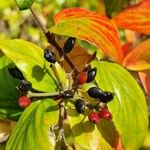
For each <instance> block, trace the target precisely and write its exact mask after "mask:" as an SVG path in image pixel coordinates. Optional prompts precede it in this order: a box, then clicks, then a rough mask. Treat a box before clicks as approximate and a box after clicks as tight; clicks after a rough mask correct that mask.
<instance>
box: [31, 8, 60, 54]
mask: <svg viewBox="0 0 150 150" xmlns="http://www.w3.org/2000/svg"><path fill="white" fill-rule="evenodd" d="M30 11H31V13H32V14H33V16H34V18H35V19H36V21H37V23H38V25H39V27H40V28H41V29H42V31H43V33H44V34H45V37H46V38H47V41H48V42H49V43H50V44H52V45H53V46H54V47H55V48H56V49H57V50H58V52H59V55H60V56H62V55H63V51H62V48H61V47H60V46H59V45H58V43H57V42H56V40H55V36H54V34H52V33H50V32H49V31H48V30H47V28H46V27H45V25H44V24H43V23H42V21H41V20H40V18H39V17H38V15H37V14H36V12H35V10H34V9H33V8H32V7H31V8H30Z"/></svg>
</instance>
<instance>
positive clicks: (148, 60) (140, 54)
mask: <svg viewBox="0 0 150 150" xmlns="http://www.w3.org/2000/svg"><path fill="white" fill-rule="evenodd" d="M123 66H125V67H127V68H128V69H130V70H135V71H140V70H146V69H150V39H148V40H146V41H144V42H142V43H140V44H139V45H138V46H137V47H135V48H134V49H133V50H132V51H131V52H130V53H128V55H127V56H126V57H125V59H124V60H123Z"/></svg>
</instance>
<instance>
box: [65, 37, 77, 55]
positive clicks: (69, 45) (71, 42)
mask: <svg viewBox="0 0 150 150" xmlns="http://www.w3.org/2000/svg"><path fill="white" fill-rule="evenodd" d="M75 41H76V39H75V38H73V37H70V38H68V39H67V41H66V42H65V43H64V46H63V51H64V53H69V52H70V51H71V50H72V49H73V47H74V44H75Z"/></svg>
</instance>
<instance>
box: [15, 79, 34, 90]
mask: <svg viewBox="0 0 150 150" xmlns="http://www.w3.org/2000/svg"><path fill="white" fill-rule="evenodd" d="M31 87H32V84H31V83H30V82H29V81H26V80H22V81H21V83H20V84H19V85H18V86H17V90H19V91H21V92H27V91H29V90H30V89H31Z"/></svg>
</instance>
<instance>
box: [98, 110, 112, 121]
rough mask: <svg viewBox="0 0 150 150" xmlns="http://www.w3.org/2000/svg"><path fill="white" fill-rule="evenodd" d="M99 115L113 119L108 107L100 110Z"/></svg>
mask: <svg viewBox="0 0 150 150" xmlns="http://www.w3.org/2000/svg"><path fill="white" fill-rule="evenodd" d="M99 117H100V118H103V119H106V120H111V119H112V114H111V112H110V111H109V110H108V109H101V110H100V111H99Z"/></svg>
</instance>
